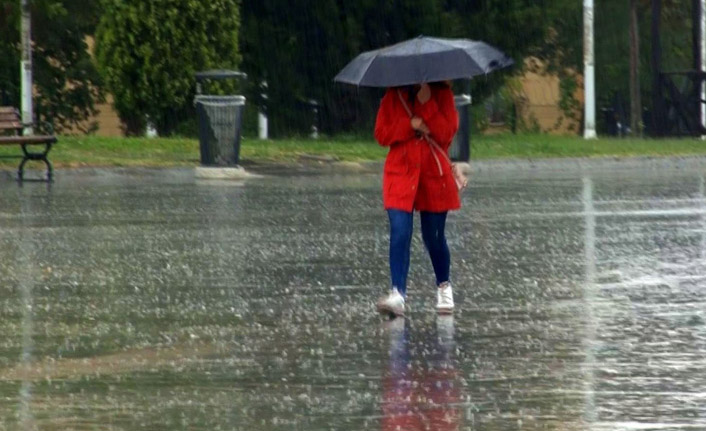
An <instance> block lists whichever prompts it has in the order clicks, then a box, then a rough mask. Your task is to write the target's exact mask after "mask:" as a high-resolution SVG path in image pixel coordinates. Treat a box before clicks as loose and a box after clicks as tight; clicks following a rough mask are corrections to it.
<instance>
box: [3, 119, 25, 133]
mask: <svg viewBox="0 0 706 431" xmlns="http://www.w3.org/2000/svg"><path fill="white" fill-rule="evenodd" d="M21 128H22V123H20V122H19V121H4V120H3V119H2V118H0V130H7V129H10V130H13V129H21Z"/></svg>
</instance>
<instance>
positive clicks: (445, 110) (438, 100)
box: [417, 88, 458, 149]
mask: <svg viewBox="0 0 706 431" xmlns="http://www.w3.org/2000/svg"><path fill="white" fill-rule="evenodd" d="M417 113H418V115H419V116H420V117H422V119H423V120H424V123H426V125H427V127H429V130H431V137H432V138H434V140H435V141H436V142H437V143H438V144H439V145H441V147H442V148H444V149H448V147H449V146H450V145H451V140H453V137H454V135H455V134H456V131H457V130H458V112H457V111H456V104H455V102H454V96H453V92H452V91H451V89H448V88H444V89H442V90H439V93H438V96H437V97H432V98H431V99H429V101H427V103H425V104H423V105H421V106H419V109H418V111H417Z"/></svg>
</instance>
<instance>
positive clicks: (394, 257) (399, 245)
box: [387, 209, 414, 296]
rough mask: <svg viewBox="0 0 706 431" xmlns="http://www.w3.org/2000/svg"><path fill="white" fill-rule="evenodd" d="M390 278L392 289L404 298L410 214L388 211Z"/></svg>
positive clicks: (409, 243) (410, 229)
mask: <svg viewBox="0 0 706 431" xmlns="http://www.w3.org/2000/svg"><path fill="white" fill-rule="evenodd" d="M387 215H388V217H389V219H390V278H391V280H392V287H393V288H397V290H398V291H399V292H400V293H401V294H402V296H405V294H406V292H407V273H408V272H409V248H410V245H411V244H412V221H413V220H414V217H413V213H412V212H406V211H401V210H395V209H390V210H387Z"/></svg>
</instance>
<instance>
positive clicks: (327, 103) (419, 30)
mask: <svg viewBox="0 0 706 431" xmlns="http://www.w3.org/2000/svg"><path fill="white" fill-rule="evenodd" d="M557 3H560V4H563V3H565V1H562V2H556V1H550V0H542V1H535V0H505V1H502V2H498V1H478V2H470V1H468V0H407V1H399V0H359V1H347V2H342V1H336V0H316V1H315V0H290V1H289V2H287V3H286V5H285V4H283V2H282V1H280V0H259V1H248V2H244V3H243V9H242V13H243V31H242V45H241V47H242V52H243V57H244V61H243V69H244V70H245V71H246V72H248V75H249V76H250V78H251V80H250V84H251V87H250V89H249V92H248V95H249V100H250V101H252V102H253V103H254V104H255V105H257V106H260V107H263V108H264V109H266V110H267V112H268V115H269V118H270V126H271V127H270V129H271V131H272V132H273V134H274V135H276V136H287V135H292V134H303V133H306V132H307V131H308V128H309V127H310V125H311V123H312V121H313V116H312V114H311V110H310V109H309V108H307V106H306V104H305V103H303V102H304V101H306V100H308V99H315V100H318V101H319V102H320V103H321V104H322V109H321V118H320V125H321V128H322V129H323V130H324V131H325V132H326V133H329V134H334V133H339V132H342V131H343V132H348V131H360V130H371V127H372V123H373V121H374V115H375V112H376V110H377V103H378V101H379V97H380V96H381V91H380V90H371V89H355V88H352V87H350V86H346V85H341V84H335V83H334V82H333V77H334V76H335V74H336V73H337V72H338V71H339V70H340V69H341V68H343V66H345V64H346V63H347V62H348V61H350V60H351V59H353V58H354V57H355V56H356V55H357V54H358V53H360V52H362V51H366V50H370V49H375V48H379V47H381V46H385V45H389V44H392V43H396V42H400V41H402V40H405V39H408V38H412V37H415V36H417V35H420V34H425V35H429V36H442V37H461V38H470V39H479V40H484V41H486V42H489V43H491V44H493V45H495V46H497V47H498V48H500V49H502V50H504V51H506V52H507V53H508V54H510V55H511V56H513V57H514V58H515V59H516V60H517V62H518V67H521V63H522V58H523V57H524V56H525V55H527V54H528V53H529V52H531V50H532V49H533V48H534V47H537V46H538V45H540V44H541V43H543V41H544V40H545V39H546V37H547V34H548V31H549V25H550V24H551V23H552V22H553V20H554V18H555V16H556V15H557V14H558V12H556V10H558V9H560V5H557ZM508 29H511V31H508ZM273 53H277V55H273ZM508 76H509V73H507V72H500V73H496V74H493V75H490V76H487V77H479V78H478V79H475V80H473V96H474V100H476V101H477V102H480V101H482V99H483V98H484V97H486V96H487V95H489V94H492V93H493V92H494V91H495V90H496V89H497V88H499V87H500V86H501V85H502V83H503V82H504V80H505V79H506V78H507V77H508ZM263 81H267V84H268V85H267V88H266V89H265V88H263V87H262V85H261V83H262V82H263ZM265 92H266V93H267V96H268V97H267V99H264V98H262V97H261V94H263V93H265Z"/></svg>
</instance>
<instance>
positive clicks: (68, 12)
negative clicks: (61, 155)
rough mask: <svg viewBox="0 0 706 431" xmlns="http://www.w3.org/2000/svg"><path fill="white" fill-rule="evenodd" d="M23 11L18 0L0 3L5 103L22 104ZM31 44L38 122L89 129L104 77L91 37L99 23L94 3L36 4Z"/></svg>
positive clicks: (51, 0) (42, 0) (49, 0)
mask: <svg viewBox="0 0 706 431" xmlns="http://www.w3.org/2000/svg"><path fill="white" fill-rule="evenodd" d="M19 14H20V10H19V2H18V1H15V0H0V52H2V53H3V55H2V56H0V102H2V103H3V104H9V105H13V106H19V101H20V97H19V95H20V88H19V87H20V76H19V71H20V67H19V64H20V15H19ZM32 20H33V23H32V40H33V42H34V48H33V50H34V53H33V63H34V64H33V66H34V70H33V75H34V91H35V103H34V105H35V119H38V120H42V121H49V122H51V123H53V125H54V127H55V128H56V129H57V130H58V131H61V130H66V129H68V128H76V129H79V130H83V131H89V129H87V128H86V127H85V125H84V124H83V122H84V120H85V119H86V118H87V117H89V116H90V115H92V114H94V113H95V108H94V104H95V103H96V102H97V101H100V100H101V98H102V95H101V92H100V78H99V76H98V73H97V71H96V68H95V65H94V63H93V61H92V60H91V58H90V55H89V52H88V46H87V44H86V37H87V36H89V35H91V34H93V32H94V30H95V25H96V22H97V7H96V5H95V4H94V2H78V1H59V0H34V1H33V2H32Z"/></svg>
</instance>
